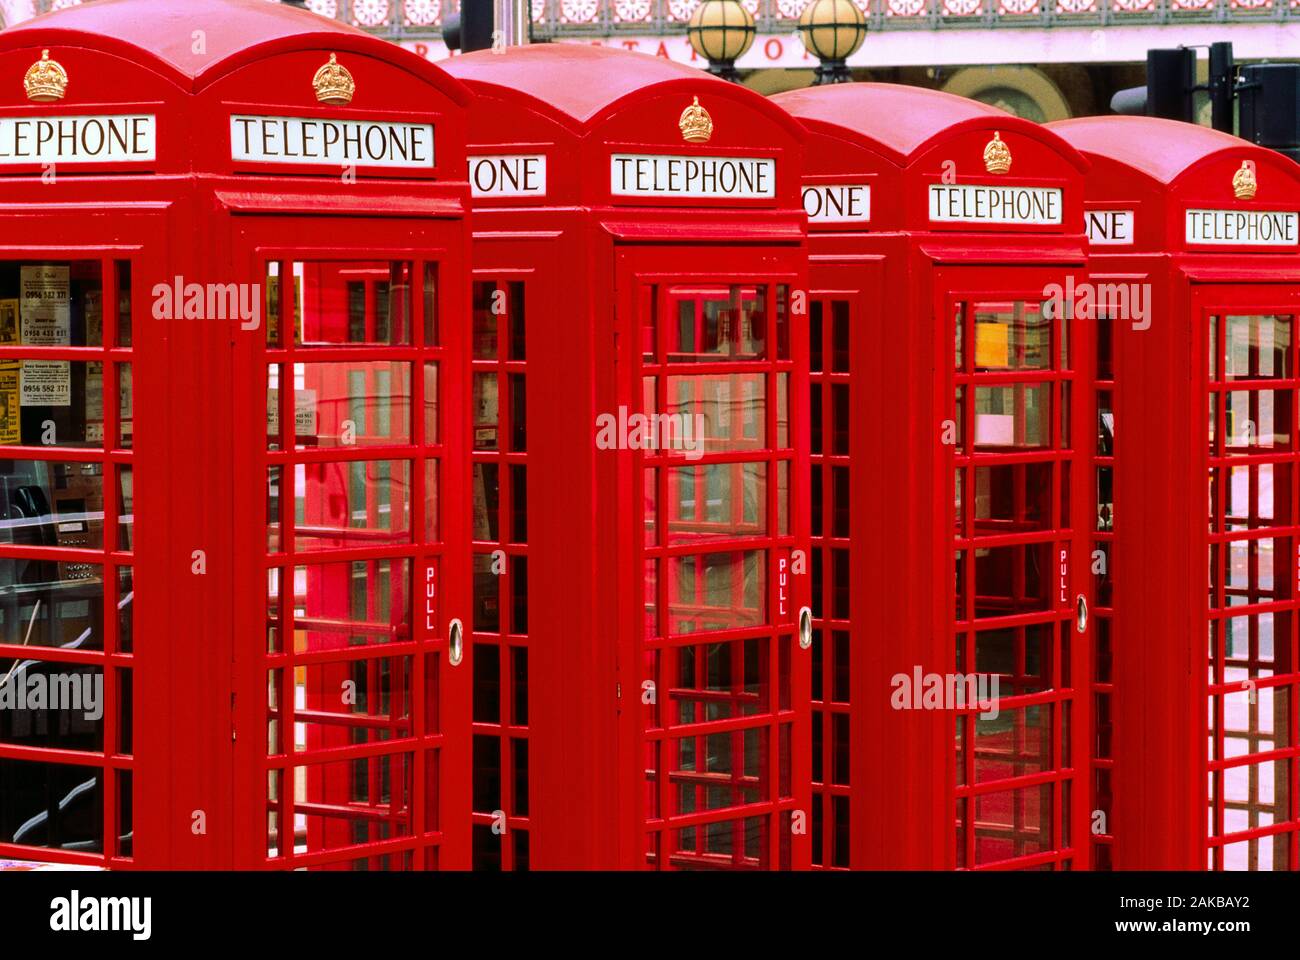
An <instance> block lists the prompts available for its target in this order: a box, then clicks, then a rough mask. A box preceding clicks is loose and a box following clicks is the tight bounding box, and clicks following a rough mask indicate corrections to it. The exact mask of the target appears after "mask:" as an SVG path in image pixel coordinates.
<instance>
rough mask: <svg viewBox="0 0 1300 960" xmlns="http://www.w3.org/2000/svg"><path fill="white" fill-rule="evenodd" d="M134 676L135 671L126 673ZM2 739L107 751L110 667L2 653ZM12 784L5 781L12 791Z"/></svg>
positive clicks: (19, 743)
mask: <svg viewBox="0 0 1300 960" xmlns="http://www.w3.org/2000/svg"><path fill="white" fill-rule="evenodd" d="M125 672H127V673H128V674H129V671H125ZM0 681H3V685H2V686H0V689H2V690H3V693H4V700H3V701H0V702H3V703H4V709H3V710H0V743H6V744H13V745H15V746H20V747H39V748H45V749H50V750H82V751H91V752H99V751H102V750H103V749H104V670H103V668H102V667H99V666H92V665H91V664H78V663H59V662H55V661H49V660H33V659H30V658H21V659H19V658H8V657H0ZM9 787H10V784H5V789H6V790H7V789H9Z"/></svg>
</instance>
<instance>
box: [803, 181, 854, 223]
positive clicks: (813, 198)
mask: <svg viewBox="0 0 1300 960" xmlns="http://www.w3.org/2000/svg"><path fill="white" fill-rule="evenodd" d="M803 209H804V213H806V214H808V222H809V223H867V222H868V221H870V220H871V187H870V186H868V185H867V184H865V183H827V184H816V185H814V186H807V187H804V188H803Z"/></svg>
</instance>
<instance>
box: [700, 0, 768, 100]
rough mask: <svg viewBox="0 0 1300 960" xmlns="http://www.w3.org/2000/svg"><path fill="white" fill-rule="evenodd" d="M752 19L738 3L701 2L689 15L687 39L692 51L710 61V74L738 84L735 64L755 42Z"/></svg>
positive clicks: (729, 0) (733, 0) (728, 0)
mask: <svg viewBox="0 0 1300 960" xmlns="http://www.w3.org/2000/svg"><path fill="white" fill-rule="evenodd" d="M755 33H757V28H756V27H755V26H754V18H753V16H751V15H750V12H749V11H748V10H746V9H745V8H744V7H743V6H741V4H740V2H739V0H703V2H702V3H701V4H700V5H699V6H698V7H696V8H695V12H694V13H692V14H691V20H690V23H689V25H688V26H687V27H686V36H687V38H688V39H689V40H690V41H691V48H692V49H693V50H694V51H695V52H696V54H698V55H699V56H701V57H704V59H706V60H708V61H709V73H711V74H713V75H714V76H716V77H721V78H722V79H723V80H730V81H732V82H733V83H739V82H740V73H739V72H738V71H737V70H736V60H737V58H739V57H742V56H744V55H745V52H746V51H747V50H748V49H749V48H750V46H751V45H752V44H753V42H754V34H755Z"/></svg>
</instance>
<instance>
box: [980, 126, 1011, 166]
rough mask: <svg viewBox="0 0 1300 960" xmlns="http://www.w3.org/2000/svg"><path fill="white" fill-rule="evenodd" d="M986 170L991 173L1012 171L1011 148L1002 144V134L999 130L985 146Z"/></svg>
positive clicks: (994, 132) (995, 131)
mask: <svg viewBox="0 0 1300 960" xmlns="http://www.w3.org/2000/svg"><path fill="white" fill-rule="evenodd" d="M984 169H985V170H987V171H988V172H989V173H1006V172H1007V171H1008V170H1010V169H1011V148H1010V147H1008V146H1007V145H1006V144H1005V143H1003V142H1002V134H1001V133H1000V132H999V131H997V130H994V131H993V139H992V140H990V141H989V142H988V143H987V144H986V145H985V146H984Z"/></svg>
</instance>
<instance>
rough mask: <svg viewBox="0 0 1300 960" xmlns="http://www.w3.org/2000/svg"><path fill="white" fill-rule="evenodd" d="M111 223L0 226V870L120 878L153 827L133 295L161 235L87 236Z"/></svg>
mask: <svg viewBox="0 0 1300 960" xmlns="http://www.w3.org/2000/svg"><path fill="white" fill-rule="evenodd" d="M109 219H110V218H109V216H108V215H105V216H103V217H101V218H95V217H87V216H86V212H85V211H81V212H80V213H79V215H77V216H73V215H70V214H66V213H65V214H60V213H42V214H41V215H39V216H31V217H24V216H21V215H17V214H10V215H9V218H8V220H7V228H8V236H9V237H10V242H9V243H8V245H7V246H6V248H5V250H4V251H3V253H0V698H2V699H0V702H3V704H4V707H5V709H0V859H19V860H30V861H38V860H39V861H51V862H55V863H66V864H79V865H84V866H100V867H115V868H124V867H130V866H132V865H133V864H134V863H136V862H137V858H138V857H139V856H140V848H141V846H147V845H150V844H152V843H153V842H154V839H155V837H156V836H157V833H158V831H155V830H153V829H152V827H151V823H153V822H156V820H157V819H161V818H162V817H163V816H165V815H166V814H165V812H164V810H163V808H162V806H161V801H160V800H159V799H158V798H159V797H161V796H163V793H162V792H161V791H162V790H163V785H164V780H165V779H167V776H168V774H169V771H167V770H166V769H165V766H164V764H163V763H161V762H159V756H160V752H161V751H160V750H158V749H155V747H156V743H155V737H156V731H157V730H158V729H159V728H161V727H162V726H164V725H165V722H166V719H167V718H165V717H161V716H149V715H147V714H145V715H144V717H145V719H146V720H148V722H147V723H146V724H144V725H143V726H144V728H145V729H141V727H140V726H139V725H137V723H136V720H137V718H139V717H141V713H140V710H138V709H137V696H136V694H137V692H140V694H141V695H140V697H139V698H138V699H139V702H140V703H141V704H143V706H141V707H140V709H141V710H148V709H149V704H150V702H151V698H152V696H153V695H154V694H155V693H156V691H157V689H158V685H159V683H160V679H159V676H158V674H159V670H158V660H159V657H158V655H159V653H160V652H161V651H160V650H158V649H157V647H156V645H155V643H154V641H153V640H152V639H150V641H149V642H148V643H145V642H143V637H144V634H143V632H142V631H139V630H137V621H136V613H135V611H136V605H135V602H134V601H135V582H136V573H137V569H136V564H137V557H138V556H139V554H138V553H137V549H138V546H137V543H136V537H135V530H136V527H135V506H134V492H135V484H134V479H135V477H136V470H135V466H136V459H137V457H136V450H135V436H136V434H135V429H134V428H135V408H136V405H135V397H136V395H135V390H134V384H135V382H136V377H135V374H136V373H137V372H138V371H139V365H138V363H137V356H136V353H137V348H138V347H139V346H140V340H141V333H142V331H141V327H142V324H141V313H142V303H144V304H147V303H148V292H147V290H146V291H144V292H143V293H142V292H141V290H140V288H139V283H140V277H141V276H149V275H150V274H152V273H153V272H154V271H157V270H158V269H159V268H158V265H157V258H159V256H160V251H161V250H162V249H163V246H164V245H163V241H162V236H163V230H162V229H161V228H160V227H159V225H158V224H156V223H150V222H149V220H150V219H151V218H150V217H148V216H147V215H137V216H127V217H123V218H122V219H121V220H118V221H116V222H113V224H112V226H111V228H106V227H103V226H99V227H97V228H96V229H95V230H93V231H92V230H91V229H88V227H87V224H88V223H90V222H92V221H94V222H96V223H98V224H102V223H106V222H107V221H108V220H109ZM20 237H21V238H23V244H22V245H21V246H20V245H17V244H16V243H14V242H13V241H14V239H15V238H20ZM150 362H151V363H152V359H151V360H150ZM141 466H142V469H141V471H140V473H141V474H144V475H145V480H146V482H147V483H150V484H152V483H155V482H159V481H158V480H156V479H155V477H156V476H158V475H157V474H155V471H161V470H162V468H163V467H164V466H165V465H164V464H162V463H146V464H142V465H141ZM151 502H152V501H151ZM147 512H148V511H147V510H146V513H147ZM137 636H140V637H141V638H142V640H141V642H140V643H137V642H136V637H137ZM37 690H41V691H44V690H48V691H53V693H52V694H51V695H50V696H49V697H47V696H46V695H45V693H41V694H40V700H39V701H38V700H36V699H30V700H29V699H26V697H27V695H28V694H29V693H32V691H37ZM60 691H61V692H62V696H60ZM35 696H36V694H35V693H32V697H33V698H34V697H35ZM65 697H67V698H70V699H64V698H65ZM137 730H139V735H138V736H137ZM142 741H148V743H147V745H146V744H144V743H142ZM155 788H157V790H158V791H159V792H154V790H155ZM137 800H141V801H143V803H142V804H140V805H139V806H140V807H141V808H142V809H141V811H140V812H137V806H138V805H137V803H136V801H137ZM137 827H138V828H139V829H140V835H141V837H142V838H143V839H144V841H145V843H144V844H137V842H136V837H137V834H136V830H137Z"/></svg>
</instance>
